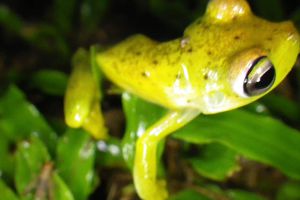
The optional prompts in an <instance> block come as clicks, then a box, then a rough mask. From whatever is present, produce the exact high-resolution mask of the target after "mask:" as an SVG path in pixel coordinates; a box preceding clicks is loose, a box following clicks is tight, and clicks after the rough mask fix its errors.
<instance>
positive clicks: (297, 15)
mask: <svg viewBox="0 0 300 200" xmlns="http://www.w3.org/2000/svg"><path fill="white" fill-rule="evenodd" d="M292 20H293V22H294V23H295V25H296V26H297V28H298V30H299V29H300V8H298V9H297V10H296V11H295V12H294V13H293V15H292Z"/></svg>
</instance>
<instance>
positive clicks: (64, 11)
mask: <svg viewBox="0 0 300 200" xmlns="http://www.w3.org/2000/svg"><path fill="white" fill-rule="evenodd" d="M77 3H78V1H77V0H67V1H61V0H55V1H54V11H53V16H54V22H55V23H56V25H57V27H59V30H60V31H61V32H62V33H64V34H67V33H70V31H71V29H72V24H73V19H74V16H75V9H76V4H77Z"/></svg>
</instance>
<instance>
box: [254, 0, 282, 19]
mask: <svg viewBox="0 0 300 200" xmlns="http://www.w3.org/2000/svg"><path fill="white" fill-rule="evenodd" d="M251 3H253V4H254V7H255V10H257V12H256V14H257V15H259V16H261V17H263V18H266V19H269V20H277V21H278V20H282V19H283V9H282V5H281V1H280V0H264V1H255V0H252V1H251Z"/></svg>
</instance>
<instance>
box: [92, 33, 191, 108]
mask: <svg viewBox="0 0 300 200" xmlns="http://www.w3.org/2000/svg"><path fill="white" fill-rule="evenodd" d="M181 45H182V44H181V43H180V40H179V39H177V40H172V41H170V42H163V43H158V42H156V41H154V40H151V39H149V38H148V37H146V36H143V35H134V36H131V37H129V38H128V39H126V40H124V41H123V42H121V43H120V44H117V45H116V46H114V47H112V48H110V49H108V50H107V51H104V52H102V53H100V54H99V55H98V56H97V62H98V64H99V66H100V68H101V70H102V71H103V72H104V74H105V75H106V76H107V77H108V78H109V79H110V80H111V81H112V82H113V83H115V84H116V85H117V86H119V87H121V88H122V89H124V90H126V91H129V92H131V93H133V94H136V95H137V96H139V97H141V98H144V99H146V100H148V101H151V102H153V103H156V104H159V105H161V106H164V107H167V108H179V107H181V106H185V105H186V101H188V100H187V97H186V96H183V95H182V91H187V90H186V87H188V83H187V82H186V81H185V82H186V83H182V81H179V80H182V76H184V73H185V74H187V72H185V70H186V69H185V68H184V66H181V65H180V64H179V63H180V62H179V61H180V59H181V54H182V53H181V51H180V49H181ZM187 78H188V77H187ZM180 87H182V90H180Z"/></svg>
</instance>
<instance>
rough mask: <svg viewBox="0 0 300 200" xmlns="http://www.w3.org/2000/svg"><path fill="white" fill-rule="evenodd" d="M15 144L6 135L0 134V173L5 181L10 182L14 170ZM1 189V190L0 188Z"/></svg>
mask: <svg viewBox="0 0 300 200" xmlns="http://www.w3.org/2000/svg"><path fill="white" fill-rule="evenodd" d="M14 151H15V144H14V143H13V142H12V141H10V140H9V139H8V138H7V137H6V135H4V134H0V158H1V159H0V173H1V178H3V179H4V180H5V181H6V182H7V183H9V184H11V183H12V182H13V179H14V170H15V154H14V153H15V152H14ZM0 191H1V190H0Z"/></svg>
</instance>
